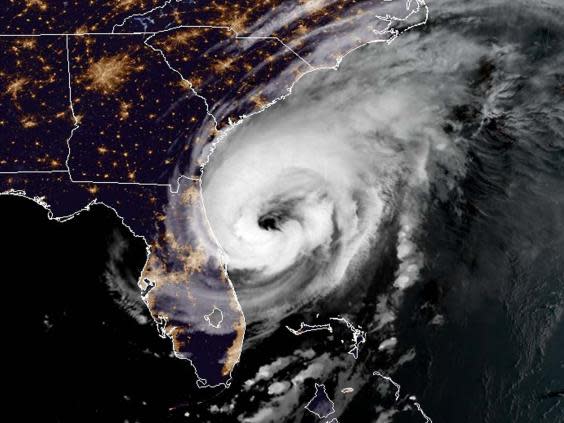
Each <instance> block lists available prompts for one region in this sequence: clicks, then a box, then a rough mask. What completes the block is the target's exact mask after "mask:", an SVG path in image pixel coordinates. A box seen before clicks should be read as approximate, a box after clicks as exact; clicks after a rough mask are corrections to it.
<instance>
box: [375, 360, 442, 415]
mask: <svg viewBox="0 0 564 423" xmlns="http://www.w3.org/2000/svg"><path fill="white" fill-rule="evenodd" d="M372 376H378V377H379V378H382V379H384V380H386V381H387V382H389V383H391V384H392V385H394V387H395V388H396V393H395V394H394V397H395V401H396V402H398V401H399V397H400V390H401V386H400V384H399V383H397V382H396V381H394V380H393V379H392V378H391V377H390V376H386V375H385V374H383V373H381V372H379V371H377V370H376V371H374V372H372ZM408 400H409V401H412V402H413V405H414V406H415V408H416V409H417V411H418V412H419V413H420V414H421V416H423V418H424V419H425V423H433V420H431V418H430V417H429V416H428V415H427V414H425V412H424V411H423V408H422V407H421V404H420V403H419V402H417V401H416V399H415V396H409V397H408Z"/></svg>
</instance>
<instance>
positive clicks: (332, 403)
mask: <svg viewBox="0 0 564 423" xmlns="http://www.w3.org/2000/svg"><path fill="white" fill-rule="evenodd" d="M320 388H321V389H322V390H323V393H324V394H325V398H327V400H328V401H329V402H330V403H331V408H332V409H333V411H331V412H330V413H328V414H326V415H324V416H322V415H321V414H319V413H317V412H315V411H313V410H311V409H310V408H309V405H310V404H311V403H312V402H313V400H314V399H315V398H317V394H318V393H319V389H320ZM304 408H305V409H306V410H307V411H309V412H310V413H312V414H315V415H316V416H317V418H319V419H326V418H327V417H329V416H330V415H331V414H333V413H335V403H334V402H333V401H332V400H331V398H329V395H327V389H326V388H325V385H324V384H323V383H316V384H315V394H313V398H312V399H311V400H309V402H308V403H307V404H306V405H305V406H304Z"/></svg>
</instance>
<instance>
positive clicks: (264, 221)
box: [258, 214, 280, 231]
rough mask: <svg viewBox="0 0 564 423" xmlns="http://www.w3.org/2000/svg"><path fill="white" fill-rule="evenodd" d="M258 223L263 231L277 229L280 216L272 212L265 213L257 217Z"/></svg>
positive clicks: (278, 228)
mask: <svg viewBox="0 0 564 423" xmlns="http://www.w3.org/2000/svg"><path fill="white" fill-rule="evenodd" d="M258 225H259V226H260V227H261V228H262V229H264V230H265V231H279V230H280V217H279V216H275V215H272V214H265V215H263V216H260V217H259V219H258Z"/></svg>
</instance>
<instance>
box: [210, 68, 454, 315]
mask: <svg viewBox="0 0 564 423" xmlns="http://www.w3.org/2000/svg"><path fill="white" fill-rule="evenodd" d="M370 66H371V64H370V61H369V60H364V59H362V58H361V60H360V62H357V63H356V68H355V72H356V75H355V79H351V78H350V76H349V75H348V74H347V70H346V68H345V69H341V70H340V71H339V72H334V71H332V70H328V71H325V72H323V73H316V74H312V75H308V76H306V77H305V78H303V79H302V80H300V81H299V83H297V84H296V85H295V86H294V92H293V95H292V96H290V97H289V98H287V99H286V100H285V101H284V102H281V103H279V104H276V105H275V106H273V107H272V108H271V109H269V110H267V111H265V112H263V113H262V114H260V115H258V116H255V117H253V118H252V119H250V120H249V121H248V122H244V123H243V124H242V125H240V126H239V127H237V128H236V129H234V130H233V131H231V132H230V133H229V135H228V136H227V137H226V138H225V140H224V141H221V142H220V143H219V144H218V145H217V146H216V149H215V151H214V152H213V154H212V155H211V158H210V161H209V163H208V164H207V165H206V167H205V169H204V177H203V198H204V203H205V206H206V211H207V217H208V219H209V222H210V225H211V228H212V229H213V231H214V233H215V236H216V238H217V240H218V242H219V244H220V245H221V247H222V249H223V252H224V255H225V257H226V262H227V269H228V271H229V274H230V277H231V279H232V280H233V281H234V284H235V288H236V292H237V295H238V298H239V301H240V302H241V304H242V307H243V310H244V312H245V315H246V318H247V321H248V322H253V321H260V320H263V319H266V318H268V319H271V320H272V319H275V320H277V319H280V318H282V317H283V316H285V315H287V314H288V313H290V312H292V311H294V310H295V309H296V308H298V307H299V306H300V305H303V304H305V303H308V302H309V301H310V300H311V299H312V298H319V297H322V296H324V295H326V294H328V293H330V292H331V291H332V290H333V289H335V288H336V287H338V286H339V285H340V284H342V283H344V281H345V280H346V279H347V275H354V273H355V271H356V270H358V269H359V268H361V267H362V265H363V263H364V261H365V260H366V259H367V252H368V251H370V248H371V246H373V245H374V244H377V243H378V242H379V238H380V237H381V236H382V233H384V232H386V230H387V226H389V223H390V222H391V221H392V220H393V219H397V220H398V221H399V224H400V226H401V231H400V235H399V238H398V242H399V243H400V245H399V249H398V255H400V256H401V259H402V262H404V263H403V267H402V270H403V271H402V272H401V274H398V278H397V280H396V284H397V285H398V286H400V287H404V286H407V285H409V284H410V283H411V282H412V281H413V278H414V277H416V274H417V271H418V264H417V262H418V255H417V252H416V251H415V250H414V244H413V242H412V240H411V237H412V235H413V233H414V225H415V223H416V222H415V221H416V219H417V216H418V215H419V214H420V212H421V210H422V209H423V208H424V204H423V203H422V202H421V203H419V204H417V202H418V201H420V200H421V196H422V195H424V193H425V190H426V187H427V182H428V178H427V167H428V161H429V153H430V151H431V152H433V154H434V153H435V152H440V154H439V156H446V155H448V154H452V150H453V146H452V145H450V142H449V141H447V140H446V139H445V136H444V132H443V131H442V130H441V128H440V125H439V122H440V119H439V117H438V114H439V113H440V111H437V110H433V109H432V108H430V107H429V104H432V103H433V98H436V96H437V91H436V89H435V88H434V87H431V86H425V85H422V84H420V83H419V81H413V82H410V81H409V80H407V79H406V78H397V77H395V76H392V77H391V78H382V75H376V74H375V73H374V72H373V70H372V69H370ZM372 67H373V64H372ZM359 69H360V71H359ZM359 75H360V76H359ZM394 79H395V80H394ZM316 92H324V93H326V94H325V95H324V96H323V98H319V97H317V96H316V95H315V94H316ZM327 93H328V94H327ZM265 310H268V313H265Z"/></svg>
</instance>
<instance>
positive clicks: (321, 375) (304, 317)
mask: <svg viewBox="0 0 564 423" xmlns="http://www.w3.org/2000/svg"><path fill="white" fill-rule="evenodd" d="M408 5H409V4H408ZM430 10H431V14H430V16H431V18H430V20H429V22H427V23H426V25H425V26H424V27H419V28H416V29H414V30H410V31H405V32H401V31H399V30H398V31H397V33H398V34H400V35H398V36H397V37H394V38H393V39H391V40H389V42H387V43H371V44H368V45H364V46H362V47H360V48H357V47H354V48H352V49H351V50H350V52H348V54H346V55H345V56H344V57H342V58H339V60H337V65H335V66H334V67H324V68H323V69H315V70H311V69H310V70H309V71H307V72H304V73H303V74H302V75H300V76H299V78H297V80H296V81H295V82H294V83H293V84H291V86H289V88H288V92H287V93H285V94H284V95H283V96H280V97H278V98H276V99H274V100H273V101H271V102H270V103H269V104H267V105H266V106H265V107H264V108H263V109H262V110H260V111H258V112H255V113H252V114H250V115H248V116H242V117H241V119H240V120H239V121H237V122H231V121H230V124H229V125H228V126H226V127H222V128H221V130H220V131H218V135H217V137H216V139H215V140H214V141H213V143H212V144H210V145H207V146H205V147H204V148H202V147H201V146H199V147H198V149H197V150H194V151H197V154H199V156H198V157H197V158H196V159H195V160H193V161H192V165H191V166H192V167H194V166H196V165H201V172H202V173H201V185H199V186H198V190H199V192H200V194H201V198H202V208H201V213H202V215H201V216H200V217H198V216H196V214H195V213H196V212H194V211H191V212H190V211H189V209H187V208H186V204H187V202H183V201H182V198H184V197H186V196H182V197H179V199H177V200H171V203H170V205H169V215H170V216H172V218H169V219H167V223H166V224H167V225H168V227H169V229H170V232H171V233H173V234H175V235H174V237H173V238H174V239H176V240H178V239H182V238H183V237H186V238H190V239H200V240H205V251H206V252H208V253H209V252H210V251H212V252H213V255H214V258H215V260H216V261H217V262H218V263H222V264H223V265H224V270H225V274H226V275H227V276H228V280H229V282H230V283H231V284H232V286H233V292H234V293H235V295H236V301H237V303H238V304H239V305H240V309H241V311H242V313H243V314H244V319H245V340H244V343H243V344H242V355H241V360H240V362H239V364H237V366H236V368H235V373H234V379H233V381H232V383H231V385H230V388H229V389H234V388H233V386H236V387H238V388H236V389H239V392H238V393H237V394H236V395H234V396H233V397H232V398H231V399H226V400H225V401H223V400H219V401H218V403H217V404H215V405H213V406H211V407H210V408H209V409H208V410H207V411H206V413H208V414H209V415H210V416H212V415H217V414H221V415H222V416H228V415H229V416H231V417H233V419H235V420H236V421H240V422H247V423H253V422H278V421H301V420H300V419H302V418H306V417H305V416H306V414H305V413H307V410H305V409H304V408H303V405H304V404H306V403H309V400H310V399H311V392H309V398H308V391H307V389H308V385H307V383H304V382H305V381H311V380H314V381H315V387H316V392H317V388H318V387H320V386H321V385H318V384H321V383H322V384H323V386H324V390H323V392H326V393H327V394H328V395H330V396H331V397H332V398H333V400H334V406H335V411H334V415H332V416H331V417H332V418H333V417H334V418H339V419H340V418H349V419H350V418H353V419H354V418H357V417H358V416H366V415H370V416H374V418H375V419H376V417H377V416H380V417H379V418H378V420H374V421H378V422H387V421H392V419H393V418H394V417H393V416H395V415H401V414H402V413H406V412H407V413H415V415H417V416H418V417H417V418H420V419H423V421H430V420H431V419H430V417H429V416H428V415H427V414H425V411H424V410H423V407H424V405H425V404H423V407H422V405H421V403H419V402H418V399H417V397H416V396H414V395H411V394H410V393H409V387H408V388H402V389H403V390H401V393H400V389H399V387H400V385H399V384H397V383H396V382H395V381H394V379H392V378H391V377H390V375H392V376H394V377H395V375H397V374H399V375H401V374H402V372H404V371H406V370H404V369H408V368H409V366H410V365H412V364H410V363H415V362H418V361H417V360H422V361H423V363H425V360H426V356H425V354H426V351H425V349H424V348H423V349H422V347H421V345H420V344H421V342H420V341H419V340H418V339H417V336H416V335H414V334H413V330H412V329H409V330H408V328H410V325H412V326H414V327H426V328H440V327H442V326H443V325H444V324H446V323H445V321H446V317H445V314H446V311H445V307H446V306H445V305H444V304H442V303H441V301H442V297H441V296H442V295H443V294H444V293H445V292H450V290H451V289H452V286H453V284H456V283H457V281H458V280H465V277H466V275H471V274H472V272H473V269H474V266H477V264H476V261H472V260H478V259H473V258H472V257H473V255H472V253H471V252H468V251H467V248H468V247H467V246H468V243H470V242H472V239H474V238H475V237H477V236H482V234H485V233H486V232H480V235H470V234H471V232H472V231H471V229H469V228H471V227H473V226H472V225H477V226H476V227H480V228H481V226H480V225H483V224H484V223H483V221H482V219H486V220H487V219H493V218H494V216H495V217H496V219H498V220H497V224H496V225H497V226H495V227H494V229H491V230H490V231H489V232H487V234H488V235H491V234H493V233H497V232H498V231H499V234H500V235H499V236H500V238H504V237H507V236H509V235H508V234H509V233H512V234H513V233H519V232H520V231H521V232H522V230H521V229H520V226H519V225H520V224H521V223H522V224H523V225H526V221H525V220H524V219H523V218H515V219H513V220H510V219H508V218H507V216H506V215H504V214H500V212H499V211H498V210H499V208H503V209H505V208H507V209H509V210H512V211H514V212H516V211H518V210H525V209H526V207H528V206H527V204H528V201H529V200H526V201H523V199H519V198H518V197H515V198H514V197H512V196H513V195H515V194H514V192H515V190H516V189H517V188H515V187H517V186H521V185H519V184H520V183H521V182H520V181H522V180H528V178H529V176H527V175H530V172H531V169H532V168H539V167H544V168H543V172H541V174H542V175H547V176H546V178H548V179H547V181H552V179H551V178H552V176H550V175H552V174H553V173H554V172H558V171H559V170H558V169H561V165H562V163H561V156H558V154H557V153H558V152H560V154H561V152H562V148H563V147H562V134H563V133H564V132H563V122H562V116H563V110H564V106H563V101H562V75H561V73H559V72H558V70H557V69H559V68H562V65H564V56H563V55H562V53H561V51H562V50H561V49H559V48H557V47H556V46H562V40H561V39H559V38H558V36H557V35H556V34H557V33H558V32H557V31H555V30H552V29H550V30H549V29H547V27H550V28H559V29H560V34H561V33H562V32H561V31H562V26H561V25H562V24H561V23H559V22H558V20H557V19H556V18H557V16H559V13H560V14H561V13H562V10H561V7H559V6H558V4H557V3H556V2H545V4H544V7H539V8H535V9H527V8H525V7H524V3H523V2H511V4H508V2H480V1H478V2H473V3H472V4H471V5H466V4H465V5H464V6H462V5H461V4H459V3H458V2H450V1H443V2H439V3H437V4H436V5H435V8H433V7H432V5H431V8H430ZM433 13H434V14H433ZM500 15H503V16H504V19H505V21H504V22H505V24H504V25H501V26H500V25H499V23H498V18H499V16H500ZM469 22H471V23H472V25H467V24H468V23H469ZM257 25H258V24H257ZM349 29H350V28H349ZM333 30H335V31H336V29H335V28H333ZM332 34H333V35H334V33H332ZM547 34H548V35H547ZM320 36H321V35H320ZM315 45H316V46H317V47H318V48H319V49H320V51H310V52H309V53H308V55H307V56H306V59H309V60H313V59H315V58H316V57H317V58H319V57H323V54H324V53H323V51H322V50H323V48H326V47H327V44H326V43H325V42H319V43H317V44H315ZM531 46H533V47H531ZM296 60H297V61H300V60H304V59H303V58H296ZM286 77H287V75H283V76H280V78H278V79H277V78H274V79H273V80H272V82H271V87H270V91H269V87H268V86H267V87H261V90H263V91H264V92H276V91H277V90H279V89H280V87H281V86H283V85H284V81H286V79H284V81H282V82H281V80H282V79H283V78H286ZM254 94H255V93H254V92H250V94H249V95H254ZM232 107H233V105H232V104H231V103H229V102H226V103H218V104H213V105H211V106H210V110H211V111H212V112H213V113H217V114H222V115H225V116H227V115H230V114H229V112H228V111H229V109H230V108H232ZM209 124H210V122H206V124H205V125H202V127H201V134H197V136H196V138H199V139H204V138H205V136H206V135H205V134H206V133H207V132H206V131H208V130H209ZM521 151H529V155H528V156H527V157H528V158H527V159H524V158H523V157H522V153H521ZM194 154H196V153H194ZM512 155H514V156H512ZM508 157H512V158H510V159H508ZM559 157H560V158H559ZM508 161H509V162H510V163H509V162H508ZM559 166H560V167H559ZM180 173H182V172H181V171H180ZM177 176H178V175H175V178H176V177H177ZM538 180H539V181H542V178H541V179H538ZM174 181H176V179H175V180H174ZM539 183H543V184H549V185H550V184H551V183H552V182H539ZM549 185H546V186H549ZM550 186H552V185H550ZM191 189H192V188H191ZM531 189H532V188H531V187H530V186H526V187H525V188H524V189H523V190H522V191H519V192H520V193H526V192H530V190H531ZM194 192H195V191H190V195H189V196H190V198H192V197H194V198H195V197H196V196H195V194H194ZM560 195H561V192H560ZM172 198H174V196H172ZM502 199H508V200H507V201H508V202H509V203H508V204H504V205H503V206H501V205H499V204H498V203H496V202H499V201H502ZM490 201H491V202H492V204H494V205H493V206H492V205H491V204H490V203H489V202H490ZM503 201H505V200H503ZM537 201H538V202H539V203H542V201H549V200H548V199H547V198H544V197H542V199H541V198H539V199H538V200H537ZM551 204H552V203H551ZM550 207H552V206H547V209H548V210H550ZM187 210H188V211H187ZM195 216H196V217H198V218H196V217H195ZM202 221H205V225H204V224H202ZM501 222H503V223H501ZM518 222H519V223H518ZM512 225H514V226H515V227H514V228H512ZM473 237H474V238H473ZM511 239H513V238H511ZM447 247H448V248H449V251H446V248H447ZM515 248H518V247H515ZM190 251H191V250H190ZM457 251H460V257H458V256H456V252H457ZM504 254H506V253H504ZM492 257H493V255H492ZM466 262H468V264H466ZM438 263H441V265H440V266H439V265H438ZM453 263H463V264H461V266H463V267H464V270H461V269H460V268H453V266H454V264H453ZM505 265H506V264H505V261H504V260H503V259H500V260H499V261H498V263H497V265H495V264H492V265H490V266H489V268H490V269H492V271H493V269H495V268H496V266H497V267H499V268H503V267H504V266H505ZM465 266H467V267H465ZM451 268H452V270H451V271H449V270H447V269H451ZM204 273H205V272H204ZM204 273H202V272H201V274H204ZM205 277H207V276H205ZM483 279H484V280H488V281H489V280H492V282H491V284H490V286H495V285H496V284H499V282H497V281H496V277H495V276H494V275H490V274H488V275H487V276H485V277H484V278H483ZM198 283H201V286H202V288H201V289H202V292H201V293H200V294H199V296H200V297H201V298H206V299H207V300H210V301H211V300H213V301H214V304H215V305H214V307H215V306H216V305H217V306H218V307H219V308H223V306H224V305H225V307H227V304H230V305H233V304H234V302H235V300H234V299H233V298H229V299H227V300H225V301H223V303H222V302H221V301H220V300H218V297H217V290H216V289H215V288H213V287H210V286H211V285H210V284H209V283H205V282H199V281H198ZM475 286H479V285H475ZM198 289H200V288H198ZM490 289H493V288H490ZM459 292H464V291H463V290H461V291H459ZM445 295H446V294H445ZM479 296H480V295H479V294H476V293H473V294H471V295H468V297H467V298H465V301H466V302H467V304H468V305H470V304H474V303H475V302H476V301H477V300H476V297H479ZM478 302H479V301H478ZM461 303H464V301H463V300H461ZM195 307H196V309H194V310H195V311H194V310H189V311H186V313H187V314H188V313H190V316H194V317H190V318H191V319H192V320H194V321H196V319H197V317H198V316H199V315H202V314H203V313H209V312H210V311H211V310H206V309H205V308H204V307H201V308H200V305H196V306H195ZM208 308H209V307H208ZM186 310H188V309H186ZM199 324H200V325H201V328H202V329H201V330H209V329H206V328H205V326H206V325H205V324H204V323H199ZM241 327H242V325H240V326H239V328H241ZM219 330H223V329H219ZM428 330H431V329H428ZM227 331H229V326H227ZM410 331H411V332H410ZM222 333H223V332H222ZM425 348H428V347H425ZM234 356H235V355H234V354H232V355H231V357H234ZM419 365H420V366H422V367H424V366H425V364H421V363H420V364H419ZM404 379H405V377H404ZM408 380H410V381H411V382H412V383H413V388H414V389H415V388H416V387H417V388H418V389H420V390H421V389H423V388H422V387H421V386H420V385H418V384H417V383H416V382H413V378H408ZM392 382H393V383H392ZM325 389H327V391H325ZM396 389H397V391H396ZM310 391H311V389H310ZM341 391H342V392H343V393H341V394H339V392H341ZM257 396H259V397H260V398H261V400H260V401H256V400H255V398H257ZM251 404H252V405H251ZM367 404H379V405H367ZM326 408H327V409H330V407H326ZM208 414H205V415H208ZM209 418H210V419H213V418H217V416H216V417H209ZM363 418H364V417H363ZM426 419H427V420H426ZM210 421H211V420H210Z"/></svg>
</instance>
